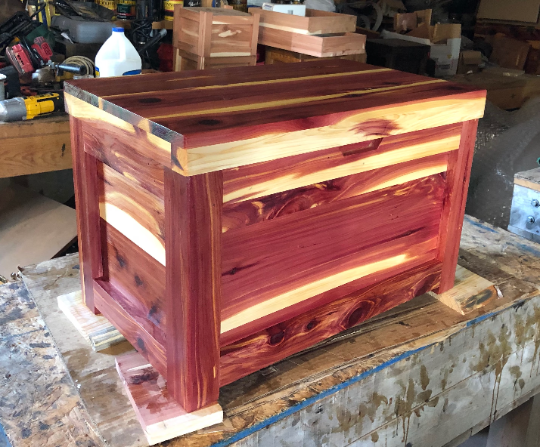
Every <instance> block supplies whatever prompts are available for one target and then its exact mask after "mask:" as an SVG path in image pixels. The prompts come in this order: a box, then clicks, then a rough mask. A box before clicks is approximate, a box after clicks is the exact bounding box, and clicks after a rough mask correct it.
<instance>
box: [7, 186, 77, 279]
mask: <svg viewBox="0 0 540 447" xmlns="http://www.w3.org/2000/svg"><path fill="white" fill-rule="evenodd" d="M76 237H77V222H76V216H75V210H73V209H72V208H69V207H67V206H65V205H63V204H61V203H58V202H55V201H54V200H51V199H49V198H47V197H44V196H42V195H40V194H37V193H35V192H32V191H30V190H28V189H26V188H23V187H21V186H17V185H11V186H8V187H6V188H3V189H2V195H1V196H0V247H1V249H0V253H1V255H0V275H2V276H4V277H5V278H9V277H10V275H11V273H14V272H17V271H18V268H19V266H21V267H22V266H25V265H28V264H31V263H34V262H41V261H45V260H47V259H51V258H53V257H54V256H56V255H57V254H58V253H60V252H61V251H62V250H63V249H64V248H65V247H67V246H68V245H70V244H71V243H72V242H73V241H74V240H75V238H76Z"/></svg>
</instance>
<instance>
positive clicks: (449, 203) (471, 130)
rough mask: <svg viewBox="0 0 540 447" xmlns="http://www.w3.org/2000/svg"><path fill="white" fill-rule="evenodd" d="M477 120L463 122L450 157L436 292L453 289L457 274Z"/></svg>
mask: <svg viewBox="0 0 540 447" xmlns="http://www.w3.org/2000/svg"><path fill="white" fill-rule="evenodd" d="M477 127H478V121H477V120H473V121H467V122H465V123H463V130H462V132H461V143H460V145H459V151H454V152H453V153H451V154H450V158H449V163H448V174H447V177H446V179H447V184H448V188H447V192H446V196H445V198H444V213H443V216H442V218H441V233H440V242H439V255H438V258H439V260H441V261H442V263H443V267H442V277H441V284H440V286H439V289H438V290H437V293H443V292H446V291H447V290H450V289H451V288H452V287H454V275H455V272H456V265H457V261H458V254H459V240H460V239H461V229H462V228H463V216H464V215H465V204H466V203H467V189H468V188H469V179H470V175H471V165H472V161H473V156H474V143H475V141H476V129H477Z"/></svg>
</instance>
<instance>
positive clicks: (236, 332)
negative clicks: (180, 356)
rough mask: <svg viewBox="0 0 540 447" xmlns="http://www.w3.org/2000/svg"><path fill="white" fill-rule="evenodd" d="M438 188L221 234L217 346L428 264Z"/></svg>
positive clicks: (395, 192) (386, 193)
mask: <svg viewBox="0 0 540 447" xmlns="http://www.w3.org/2000/svg"><path fill="white" fill-rule="evenodd" d="M405 191H406V192H405ZM443 191H444V181H443V180H442V179H441V178H440V177H438V176H433V177H430V178H426V179H423V180H419V181H416V182H409V183H407V184H405V185H398V186H395V187H391V188H387V189H385V190H381V191H376V192H374V193H370V194H366V195H363V196H360V197H354V198H352V199H347V200H343V201H341V202H340V203H339V204H330V205H325V206H321V207H317V208H314V209H311V210H308V211H304V212H303V213H302V214H303V216H302V219H298V218H297V217H296V215H295V214H293V215H288V216H284V217H282V218H280V219H278V220H275V221H267V222H263V223H259V224H257V225H252V226H249V227H245V228H241V229H239V230H233V231H229V232H227V233H224V234H223V253H224V259H223V270H222V272H223V273H222V281H221V283H222V294H223V310H222V320H221V332H222V337H221V343H222V344H228V342H230V340H231V338H233V339H238V338H243V337H245V336H246V335H249V333H252V332H253V329H252V327H253V326H254V325H253V324H250V323H253V322H254V321H257V323H256V324H257V325H262V324H265V325H267V326H270V325H273V324H276V323H278V322H279V321H282V320H285V319H288V318H290V315H291V314H292V313H295V314H298V313H299V312H303V311H307V310H310V309H311V308H313V306H317V305H322V304H325V303H327V302H329V301H331V300H332V299H337V298H341V297H342V296H344V295H346V294H348V293H351V292H353V291H355V290H358V289H359V288H362V287H366V286H368V285H370V284H372V283H373V282H375V281H377V280H381V276H384V275H389V276H392V274H394V273H396V274H397V273H398V272H397V270H399V269H404V270H406V269H408V268H412V267H413V265H411V264H415V265H418V264H419V263H422V262H427V261H429V260H431V259H433V256H434V254H433V252H432V250H434V249H436V246H437V234H438V232H439V218H440V212H441V204H440V197H439V196H440V195H441V194H442V193H443ZM405 196H406V197H407V199H406V200H404V197H405ZM397 197H399V200H397V199H395V200H394V199H393V198H397ZM383 216H387V217H386V218H385V217H383ZM381 222H384V224H383V225H381ZM359 228H362V232H365V233H366V234H370V238H369V240H366V239H364V238H362V237H359ZM292 240H294V243H293V242H291V241H292ZM401 271H403V270H401ZM370 275H373V276H370ZM386 277H388V276H386ZM366 281H367V282H366ZM348 283H349V284H348ZM346 284H348V285H347V286H345V285H346ZM340 287H345V289H347V290H346V291H345V292H344V291H343V288H340ZM351 287H353V288H352V289H351ZM293 305H294V306H293ZM261 319H263V320H261ZM260 327H261V326H259V328H260ZM262 327H264V326H262ZM249 331H251V332H249ZM228 332H230V334H227V333H228Z"/></svg>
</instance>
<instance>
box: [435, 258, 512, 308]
mask: <svg viewBox="0 0 540 447" xmlns="http://www.w3.org/2000/svg"><path fill="white" fill-rule="evenodd" d="M430 294H431V295H433V296H434V297H435V298H436V299H438V300H439V301H440V302H441V303H443V304H444V305H446V306H448V307H450V308H451V309H453V310H455V311H456V312H459V313H460V314H461V315H465V314H467V313H469V312H471V311H473V310H474V309H478V308H479V307H483V306H485V305H486V304H488V303H489V302H491V301H493V300H494V299H496V298H502V294H501V292H500V291H499V290H498V289H497V287H495V285H494V284H493V283H492V282H491V281H488V280H487V279H485V278H482V277H481V276H479V275H477V274H476V273H473V272H471V271H470V270H467V269H466V268H464V267H461V266H460V265H458V266H457V268H456V279H455V282H454V287H453V288H451V289H450V290H448V291H446V292H444V293H441V294H436V293H434V292H430Z"/></svg>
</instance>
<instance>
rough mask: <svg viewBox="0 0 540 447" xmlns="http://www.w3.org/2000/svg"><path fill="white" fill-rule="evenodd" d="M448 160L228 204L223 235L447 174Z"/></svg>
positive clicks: (406, 165) (424, 161)
mask: <svg viewBox="0 0 540 447" xmlns="http://www.w3.org/2000/svg"><path fill="white" fill-rule="evenodd" d="M447 160H448V155H447V154H438V155H433V156H431V157H425V158H422V159H421V160H419V161H416V160H414V161H410V162H405V163H401V164H398V165H394V166H389V167H387V168H381V169H377V170H372V171H369V172H365V173H360V174H352V175H349V176H346V177H341V178H337V179H334V180H329V181H324V182H321V183H316V184H314V185H309V186H306V187H303V188H298V189H293V190H290V191H285V192H281V193H276V194H272V195H269V196H266V197H261V198H259V199H257V200H253V201H246V202H241V203H231V204H225V206H224V207H223V232H226V231H229V230H231V229H236V228H241V227H244V226H248V225H252V224H254V223H257V222H264V221H268V220H272V219H277V218H279V217H282V216H286V215H289V214H293V213H297V212H301V211H305V210H309V209H312V208H315V207H318V206H321V205H324V204H327V203H333V202H335V201H338V200H344V199H347V198H350V197H355V196H358V195H362V194H366V193H368V192H372V191H377V190H380V189H384V188H387V187H390V186H395V185H399V184H402V183H407V182H409V181H413V180H418V179H420V178H423V177H429V176H431V175H435V174H439V173H441V172H446V166H447Z"/></svg>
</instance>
